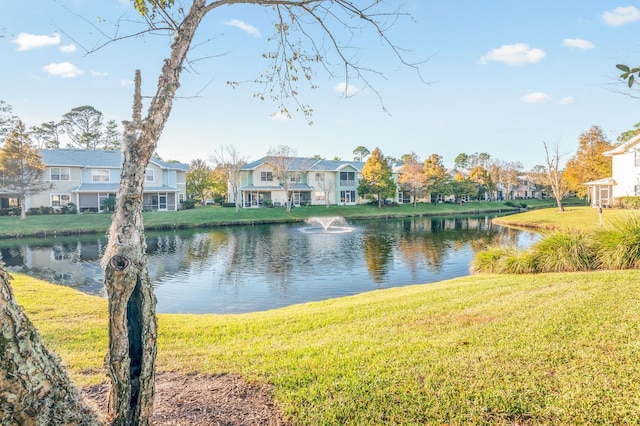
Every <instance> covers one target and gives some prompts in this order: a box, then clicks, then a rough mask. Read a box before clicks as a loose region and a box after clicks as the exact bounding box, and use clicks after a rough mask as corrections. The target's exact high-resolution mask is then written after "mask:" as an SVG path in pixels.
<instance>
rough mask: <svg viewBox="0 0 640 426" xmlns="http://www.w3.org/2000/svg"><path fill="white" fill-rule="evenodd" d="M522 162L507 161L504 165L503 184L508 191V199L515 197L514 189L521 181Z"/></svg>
mask: <svg viewBox="0 0 640 426" xmlns="http://www.w3.org/2000/svg"><path fill="white" fill-rule="evenodd" d="M521 174H522V163H520V162H519V161H512V162H506V163H503V165H502V184H503V185H504V188H505V190H506V191H507V194H506V197H507V199H511V198H512V197H513V189H514V188H515V187H517V186H518V185H519V183H520V175H521Z"/></svg>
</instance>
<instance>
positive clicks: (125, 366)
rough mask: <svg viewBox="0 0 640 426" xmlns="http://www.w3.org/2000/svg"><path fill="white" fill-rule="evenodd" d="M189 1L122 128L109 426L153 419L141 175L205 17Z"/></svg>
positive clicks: (114, 227) (108, 276) (112, 268)
mask: <svg viewBox="0 0 640 426" xmlns="http://www.w3.org/2000/svg"><path fill="white" fill-rule="evenodd" d="M204 4H205V0H194V2H193V4H192V5H191V8H190V9H189V13H188V14H187V16H186V17H185V19H184V21H183V22H182V25H181V26H180V28H178V29H176V31H175V33H174V36H173V43H172V45H171V55H170V57H169V58H167V59H166V60H165V61H164V66H163V67H162V72H161V74H160V77H159V78H158V88H157V92H156V94H155V96H154V97H153V99H152V100H151V103H150V105H149V109H148V113H147V116H146V117H145V118H144V119H142V114H141V112H142V95H141V89H140V86H141V83H140V72H139V71H137V72H136V83H135V95H134V103H133V104H134V105H133V120H132V121H131V122H130V123H126V124H125V131H124V137H123V139H124V141H123V148H122V149H123V165H122V172H121V175H120V186H119V189H118V194H117V196H116V208H115V212H114V214H113V218H112V221H111V227H110V229H109V243H108V245H107V249H106V251H105V254H104V256H103V258H102V266H103V268H104V277H105V287H106V289H107V295H108V296H109V353H108V355H107V366H108V374H109V377H110V379H111V388H110V392H109V417H110V420H111V424H112V425H123V426H124V425H135V426H145V425H150V424H151V415H152V414H153V397H154V379H155V359H156V352H157V334H158V333H157V319H156V311H155V309H156V298H155V295H154V293H153V287H152V285H151V280H150V278H149V272H148V270H147V257H146V253H145V250H146V239H145V235H144V226H143V223H142V199H143V190H144V181H145V170H146V167H147V165H148V164H149V160H150V159H151V156H152V155H153V152H154V151H155V149H156V146H157V142H158V139H159V138H160V134H161V133H162V130H163V128H164V125H165V123H166V122H167V120H168V119H169V114H170V112H171V106H172V104H173V99H174V96H175V92H176V90H177V89H178V87H179V86H180V73H181V71H182V64H183V63H184V61H185V58H186V56H187V52H188V50H189V46H190V45H191V41H192V39H193V36H194V34H195V31H196V29H197V28H198V25H199V23H200V22H201V20H202V18H203V16H204V15H205V13H206V9H205V7H204Z"/></svg>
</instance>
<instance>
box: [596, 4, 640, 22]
mask: <svg viewBox="0 0 640 426" xmlns="http://www.w3.org/2000/svg"><path fill="white" fill-rule="evenodd" d="M602 20H603V21H604V23H605V24H607V25H611V26H614V27H619V26H621V25H626V24H631V23H632V22H636V21H640V10H638V8H637V7H635V6H621V7H616V8H615V9H613V10H612V11H611V12H605V13H604V14H603V15H602Z"/></svg>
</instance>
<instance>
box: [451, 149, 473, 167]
mask: <svg viewBox="0 0 640 426" xmlns="http://www.w3.org/2000/svg"><path fill="white" fill-rule="evenodd" d="M470 165H471V157H469V155H467V154H465V153H464V152H461V153H460V154H458V155H456V158H455V159H454V160H453V167H454V168H456V169H468V168H469V166H470Z"/></svg>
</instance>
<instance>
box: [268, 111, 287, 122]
mask: <svg viewBox="0 0 640 426" xmlns="http://www.w3.org/2000/svg"><path fill="white" fill-rule="evenodd" d="M271 119H272V120H274V121H289V120H291V117H290V116H289V115H288V114H287V113H284V112H282V111H281V112H276V113H275V114H271Z"/></svg>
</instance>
